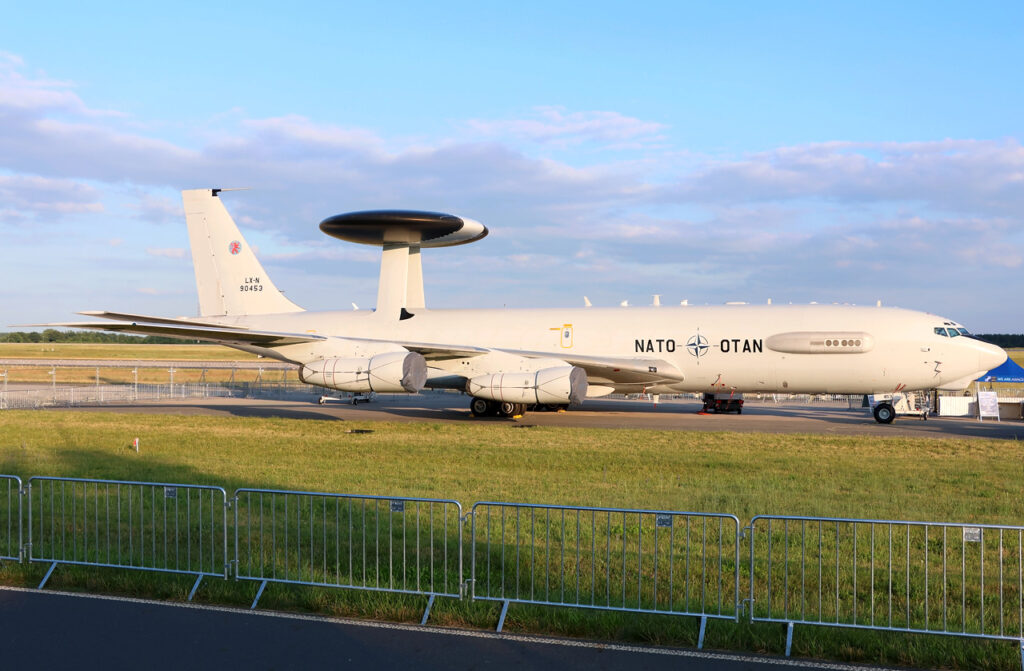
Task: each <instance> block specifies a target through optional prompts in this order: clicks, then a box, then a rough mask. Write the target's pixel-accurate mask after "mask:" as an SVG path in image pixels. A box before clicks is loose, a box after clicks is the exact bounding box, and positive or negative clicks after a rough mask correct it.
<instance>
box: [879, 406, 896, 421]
mask: <svg viewBox="0 0 1024 671" xmlns="http://www.w3.org/2000/svg"><path fill="white" fill-rule="evenodd" d="M874 414H875V421H876V422H878V423H879V424H892V420H894V419H896V410H895V409H894V408H893V407H892V406H891V405H889V404H888V403H879V404H878V405H876V406H875V412H874Z"/></svg>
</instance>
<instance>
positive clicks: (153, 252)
mask: <svg viewBox="0 0 1024 671" xmlns="http://www.w3.org/2000/svg"><path fill="white" fill-rule="evenodd" d="M186 251H187V250H185V249H182V248H181V247H166V248H157V247H147V248H146V253H147V254H149V255H150V256H161V257H164V258H168V259H183V258H185V253H186Z"/></svg>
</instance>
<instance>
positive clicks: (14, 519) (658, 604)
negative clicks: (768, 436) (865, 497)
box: [0, 475, 1024, 668]
mask: <svg viewBox="0 0 1024 671" xmlns="http://www.w3.org/2000/svg"><path fill="white" fill-rule="evenodd" d="M228 509H233V511H232V514H231V515H229V514H228ZM467 522H470V523H471V526H470V529H469V533H468V535H467V533H466V529H465V525H466V523H467ZM229 524H230V526H229ZM229 538H230V540H229ZM467 538H468V542H469V550H468V551H469V555H470V556H469V562H470V565H469V571H468V575H467V574H466V572H465V570H464V542H465V541H466V539H467ZM741 545H745V546H746V547H745V551H747V552H748V553H749V554H748V555H747V556H748V557H749V562H746V561H743V560H741V556H743V555H741ZM0 560H12V561H30V562H39V563H49V564H50V567H49V569H48V570H47V571H46V576H45V577H44V578H43V579H42V582H40V584H39V587H40V588H42V587H44V586H45V585H46V583H47V581H48V580H49V578H50V576H51V575H52V573H53V571H54V569H55V568H56V567H57V566H58V565H60V564H75V565H82V566H97V567H111V568H122V569H134V570H141V571H156V572H164V573H180V574H192V575H195V576H196V582H195V584H194V585H193V587H192V591H191V592H190V594H189V599H191V598H192V596H193V595H194V594H195V592H196V589H197V588H198V587H199V584H200V582H201V581H202V579H203V577H204V576H217V577H223V578H225V579H228V578H231V577H234V578H236V579H238V580H249V581H256V582H259V589H258V591H257V594H256V597H255V599H254V600H253V602H252V608H255V607H256V606H257V604H258V602H259V600H260V597H261V595H262V594H263V592H264V590H265V589H266V587H267V585H268V584H270V583H290V584H298V585H310V586H319V587H332V588H348V589H356V590H368V591H379V592H395V593H403V594H415V595H422V596H425V597H428V601H427V604H426V610H425V612H424V614H423V619H422V622H423V623H425V622H426V621H427V618H428V617H429V614H430V609H431V607H432V605H433V603H434V600H435V597H439V596H440V597H450V598H456V599H461V598H464V597H465V596H469V597H470V598H472V599H478V600H484V601H493V602H499V603H501V613H500V616H499V619H498V630H499V631H501V629H502V627H503V626H504V623H505V619H506V616H507V614H508V609H509V606H510V604H513V603H516V604H539V605H547V606H565V607H571V608H585V609H597V610H608V611H620V612H632V613H654V614H669V615H684V616H693V617H698V618H700V634H699V637H698V646H702V645H703V641H704V633H705V631H706V625H707V621H708V620H709V619H712V618H718V619H723V620H734V621H737V622H738V621H740V620H741V619H745V616H749V620H750V621H753V622H774V623H780V624H785V625H786V654H787V656H788V655H789V654H790V653H791V651H792V643H793V631H794V628H795V626H796V625H798V624H799V625H819V626H831V627H845V628H857V629H871V630H882V631H892V632H907V633H920V634H942V635H950V636H961V637H969V638H984V639H997V640H1008V641H1014V642H1016V643H1017V644H1018V646H1020V649H1021V655H1022V658H1021V661H1022V668H1024V527H1019V526H997V525H986V524H952V523H936V522H910V521H899V520H875V519H853V518H828V517H794V516H777V515H758V516H756V517H754V518H753V519H752V520H751V523H750V526H749V527H747V528H745V529H741V528H740V524H739V521H738V519H737V518H736V517H735V516H733V515H727V514H710V513H695V512H680V511H665V510H636V509H622V508H590V507H577V506H554V505H537V504H525V503H502V502H494V501H484V502H479V503H476V504H475V505H474V506H473V507H472V509H471V511H470V513H469V514H468V515H465V516H463V511H462V506H461V505H460V504H459V502H458V501H455V500H452V499H422V498H404V497H403V498H398V497H382V496H358V495H349V494H330V493H320V492H304V491H288V490H271V489H238V490H236V492H235V494H234V496H233V497H231V498H230V499H229V498H228V497H227V496H226V494H225V491H224V490H223V489H222V488H220V487H215V486H198V485H187V484H170V483H154V482H132V481H116V480H87V479H80V478H58V477H32V478H29V479H28V480H27V481H25V482H24V483H23V482H22V481H21V480H20V479H19V478H18V477H16V476H13V475H0ZM741 562H742V563H741ZM741 581H742V582H743V586H742V587H741Z"/></svg>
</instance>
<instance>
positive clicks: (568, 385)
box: [466, 366, 587, 405]
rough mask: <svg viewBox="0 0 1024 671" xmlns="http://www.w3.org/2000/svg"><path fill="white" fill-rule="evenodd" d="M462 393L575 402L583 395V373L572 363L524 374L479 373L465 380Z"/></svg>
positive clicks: (498, 398) (499, 398)
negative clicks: (464, 389) (464, 388)
mask: <svg viewBox="0 0 1024 671" xmlns="http://www.w3.org/2000/svg"><path fill="white" fill-rule="evenodd" d="M466 392H467V393H468V394H470V395H471V396H475V397H477V398H485V399H488V400H491V401H507V402H509V403H527V404H533V403H541V404H552V405H554V404H558V405H564V404H566V403H572V404H577V403H581V402H582V401H583V399H584V398H585V397H586V395H587V373H586V372H585V371H584V370H583V369H582V368H578V367H576V366H557V367H554V368H543V369H541V370H538V371H532V372H528V373H521V372H516V373H495V374H493V375H481V376H479V377H474V378H472V379H471V380H469V382H467V383H466Z"/></svg>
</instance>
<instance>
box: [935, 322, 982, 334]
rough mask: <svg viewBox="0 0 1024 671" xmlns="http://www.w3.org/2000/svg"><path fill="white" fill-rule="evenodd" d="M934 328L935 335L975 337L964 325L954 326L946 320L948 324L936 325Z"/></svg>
mask: <svg viewBox="0 0 1024 671" xmlns="http://www.w3.org/2000/svg"><path fill="white" fill-rule="evenodd" d="M934 330H935V335H940V336H942V337H943V338H957V337H959V336H967V337H968V338H974V337H975V336H973V335H971V332H970V331H968V330H967V329H965V328H964V327H963V326H953V325H951V324H950V323H949V322H946V326H936V327H935V329H934Z"/></svg>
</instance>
